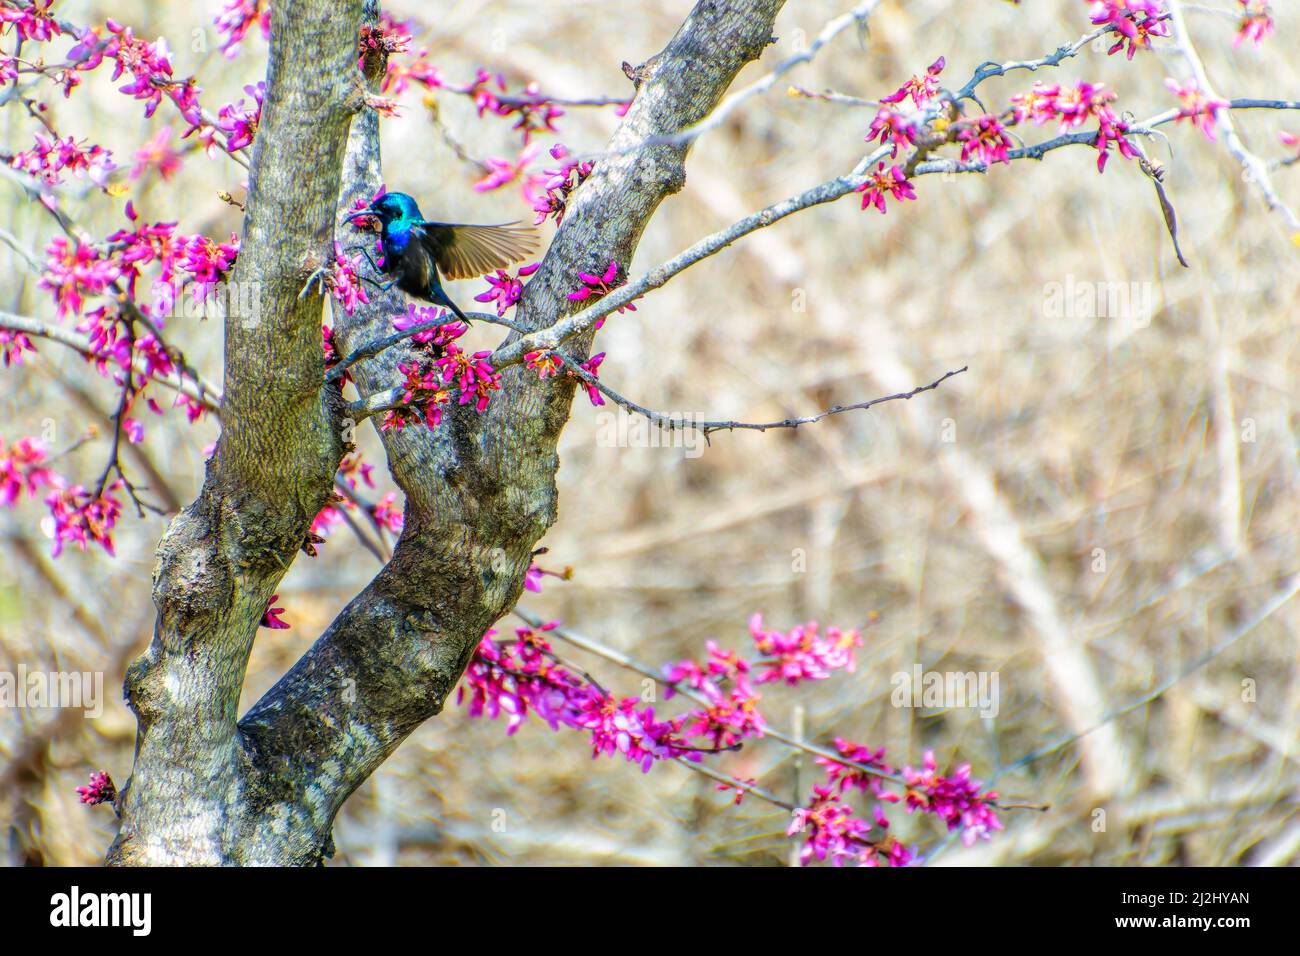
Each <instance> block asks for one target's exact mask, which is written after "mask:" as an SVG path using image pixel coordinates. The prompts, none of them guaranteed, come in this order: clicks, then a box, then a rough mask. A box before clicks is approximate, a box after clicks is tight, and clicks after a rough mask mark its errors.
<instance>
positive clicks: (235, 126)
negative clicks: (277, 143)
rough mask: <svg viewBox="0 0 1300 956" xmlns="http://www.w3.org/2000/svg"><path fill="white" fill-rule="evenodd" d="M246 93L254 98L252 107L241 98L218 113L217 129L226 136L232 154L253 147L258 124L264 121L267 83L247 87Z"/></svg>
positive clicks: (260, 82)
mask: <svg viewBox="0 0 1300 956" xmlns="http://www.w3.org/2000/svg"><path fill="white" fill-rule="evenodd" d="M244 92H245V93H247V94H248V95H249V96H251V97H252V98H253V104H252V105H251V106H246V105H245V104H244V100H243V99H242V98H241V99H239V100H236V101H235V102H234V103H227V104H226V105H225V106H223V107H221V110H220V111H219V112H218V113H217V128H218V129H220V130H221V131H222V132H223V133H225V134H226V149H227V150H229V151H230V152H232V153H233V152H234V151H235V150H237V149H244V148H245V147H247V146H251V145H252V143H253V137H254V136H256V135H257V124H258V123H260V122H261V121H262V99H263V98H264V97H265V96H266V83H265V82H263V81H261V80H259V81H258V82H257V84H256V85H251V86H245V87H244Z"/></svg>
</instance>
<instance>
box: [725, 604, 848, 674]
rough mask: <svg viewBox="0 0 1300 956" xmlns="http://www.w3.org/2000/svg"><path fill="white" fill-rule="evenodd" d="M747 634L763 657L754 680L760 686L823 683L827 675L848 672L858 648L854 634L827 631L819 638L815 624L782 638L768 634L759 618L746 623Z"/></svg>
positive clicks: (807, 625)
mask: <svg viewBox="0 0 1300 956" xmlns="http://www.w3.org/2000/svg"><path fill="white" fill-rule="evenodd" d="M749 633H750V636H751V637H752V638H753V640H754V646H755V647H756V648H757V649H758V651H759V653H760V654H762V655H763V657H764V659H763V660H762V661H760V662H759V666H760V667H763V668H764V670H763V672H762V673H760V674H759V675H758V677H757V678H756V680H757V682H758V683H760V684H764V683H767V682H769V681H777V680H781V681H785V683H787V684H790V685H794V684H798V683H799V682H800V681H804V680H824V679H825V678H827V677H829V676H830V672H831V671H833V670H839V669H841V668H842V669H844V670H847V671H849V672H852V671H853V667H854V662H853V650H854V648H858V647H861V646H862V637H861V635H860V634H859V633H858V631H856V630H853V631H841V630H840V629H839V628H837V627H830V628H827V629H826V634H825V636H823V635H821V634H819V633H818V627H817V623H816V622H815V621H813V622H810V623H808V624H804V625H801V626H799V627H795V628H793V629H792V630H791V631H790V632H789V633H785V634H783V633H781V632H780V631H768V630H765V629H764V627H763V616H762V615H761V614H755V615H753V617H751V618H750V619H749Z"/></svg>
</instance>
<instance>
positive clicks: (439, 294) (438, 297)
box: [429, 286, 469, 325]
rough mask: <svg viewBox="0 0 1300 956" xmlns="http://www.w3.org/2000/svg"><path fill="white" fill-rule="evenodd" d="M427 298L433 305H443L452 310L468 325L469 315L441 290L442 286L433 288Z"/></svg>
mask: <svg viewBox="0 0 1300 956" xmlns="http://www.w3.org/2000/svg"><path fill="white" fill-rule="evenodd" d="M429 299H430V301H432V302H433V304H434V305H445V306H446V307H447V308H449V309H451V311H452V312H455V313H456V318H458V319H460V320H461V321H462V322H464V323H465V324H466V325H469V316H467V315H466V314H465V313H464V312H462V311H461V310H460V306H458V305H457V304H456V303H455V302H452V301H451V297H450V296H449V295H447V293H446V292H444V291H443V289H442V286H437V287H436V288H434V289H433V290H432V294H431V295H430V296H429Z"/></svg>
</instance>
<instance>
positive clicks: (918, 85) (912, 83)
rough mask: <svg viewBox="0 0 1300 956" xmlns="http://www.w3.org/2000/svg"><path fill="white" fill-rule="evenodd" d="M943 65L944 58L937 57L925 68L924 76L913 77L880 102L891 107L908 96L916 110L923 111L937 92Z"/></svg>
mask: <svg viewBox="0 0 1300 956" xmlns="http://www.w3.org/2000/svg"><path fill="white" fill-rule="evenodd" d="M945 65H946V63H945V60H944V58H943V57H939V59H937V60H935V61H934V62H933V63H931V64H930V65H929V67H927V68H926V71H925V73H924V75H922V76H913V77H912V78H911V79H910V80H908V81H907V82H906V83H904V84H903V85H902V86H900V87H899V88H898V90H897V91H896V92H894V93H890V94H889V95H888V96H885V97H882V98H881V100H880V102H882V103H889V104H891V105H892V104H894V103H901V102H903V100H905V99H906V98H907V97H909V96H910V97H911V98H912V102H913V103H914V104H915V105H916V108H917V109H925V107H926V106H927V105H929V103H930V101H931V100H932V99H934V98H935V96H936V95H937V94H938V92H939V74H940V73H942V72H943V68H944V66H945Z"/></svg>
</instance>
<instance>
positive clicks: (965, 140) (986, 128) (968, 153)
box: [957, 113, 1011, 165]
mask: <svg viewBox="0 0 1300 956" xmlns="http://www.w3.org/2000/svg"><path fill="white" fill-rule="evenodd" d="M957 139H958V140H959V141H960V142H961V144H962V145H961V161H962V162H963V163H965V162H969V161H970V160H971V159H975V160H978V161H979V162H981V163H984V164H985V165H992V164H993V163H1008V164H1010V162H1011V159H1010V157H1009V156H1008V155H1007V151H1008V150H1010V149H1011V138H1010V137H1009V136H1007V133H1006V128H1005V127H1004V126H1003V125H1002V123H1001V121H999V120H998V118H997V117H996V116H994V115H992V114H991V113H986V114H984V115H983V116H977V117H975V118H974V119H972V120H969V121H966V122H965V123H963V124H962V126H961V128H960V129H959V130H958V131H957Z"/></svg>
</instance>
